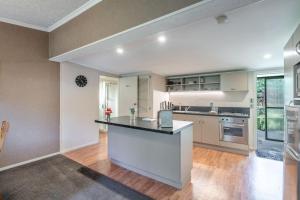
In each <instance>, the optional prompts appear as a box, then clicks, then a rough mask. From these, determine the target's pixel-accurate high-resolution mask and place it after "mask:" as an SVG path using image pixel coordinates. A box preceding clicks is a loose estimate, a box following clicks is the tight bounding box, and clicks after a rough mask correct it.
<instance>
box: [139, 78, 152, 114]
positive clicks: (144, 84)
mask: <svg viewBox="0 0 300 200" xmlns="http://www.w3.org/2000/svg"><path fill="white" fill-rule="evenodd" d="M150 84H151V77H150V76H149V75H144V76H139V77H138V91H139V92H138V110H139V117H152V116H153V114H152V104H153V103H152V95H151V94H150V90H151V88H150Z"/></svg>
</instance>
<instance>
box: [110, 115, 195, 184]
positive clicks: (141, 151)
mask: <svg viewBox="0 0 300 200" xmlns="http://www.w3.org/2000/svg"><path fill="white" fill-rule="evenodd" d="M177 122H178V123H181V122H180V121H177ZM192 133H193V126H192V123H190V124H189V125H188V126H185V127H184V128H182V129H180V130H179V131H178V132H176V133H175V132H174V134H164V133H159V132H155V131H148V130H141V129H135V128H128V127H120V126H115V125H108V155H109V158H110V159H111V161H112V162H113V163H115V164H117V165H119V166H121V167H124V168H126V169H129V170H131V171H134V172H136V173H138V174H141V175H144V176H147V177H149V178H152V179H155V180H157V181H160V182H163V183H165V184H168V185H171V186H173V187H176V188H178V189H181V188H182V187H183V186H184V185H185V184H187V183H189V182H190V180H191V169H192V148H193V141H192V140H193V139H192V138H193V135H192Z"/></svg>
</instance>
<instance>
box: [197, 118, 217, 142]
mask: <svg viewBox="0 0 300 200" xmlns="http://www.w3.org/2000/svg"><path fill="white" fill-rule="evenodd" d="M200 118H201V119H202V121H203V128H202V129H203V131H202V141H201V142H202V143H206V144H213V145H219V142H220V128H219V118H218V117H211V116H201V117H200Z"/></svg>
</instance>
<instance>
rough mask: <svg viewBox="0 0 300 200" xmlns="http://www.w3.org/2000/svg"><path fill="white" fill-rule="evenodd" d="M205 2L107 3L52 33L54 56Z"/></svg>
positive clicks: (137, 0)
mask: <svg viewBox="0 0 300 200" xmlns="http://www.w3.org/2000/svg"><path fill="white" fill-rule="evenodd" d="M200 1H202V0H103V1H101V2H100V3H99V4H97V5H95V6H94V7H92V8H91V9H89V10H88V11H86V12H84V13H82V14H81V15H79V16H78V17H76V18H75V19H73V20H71V21H70V22H68V23H66V24H64V25H63V26H61V27H59V28H57V29H56V30H54V31H52V32H51V33H50V41H49V43H50V57H54V56H57V55H60V54H63V53H65V52H68V51H71V50H73V49H76V48H79V47H82V46H83V45H86V44H89V43H92V42H95V41H97V40H100V39H103V38H106V37H108V36H111V35H114V34H116V33H119V32H122V31H124V30H127V29H129V28H132V27H135V26H138V25H140V24H143V23H145V22H148V21H151V20H153V19H156V18H159V17H161V16H163V15H166V14H169V13H171V12H174V11H176V10H179V9H181V8H184V7H187V6H189V5H192V4H194V3H197V2H200Z"/></svg>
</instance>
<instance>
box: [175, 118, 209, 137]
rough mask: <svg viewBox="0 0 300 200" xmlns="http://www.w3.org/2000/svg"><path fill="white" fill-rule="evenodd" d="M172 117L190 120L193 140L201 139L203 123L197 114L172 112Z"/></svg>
mask: <svg viewBox="0 0 300 200" xmlns="http://www.w3.org/2000/svg"><path fill="white" fill-rule="evenodd" d="M173 118H174V119H175V120H182V121H191V122H193V141H194V142H201V141H202V131H203V123H202V120H201V119H200V118H199V116H197V115H186V114H174V115H173Z"/></svg>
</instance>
